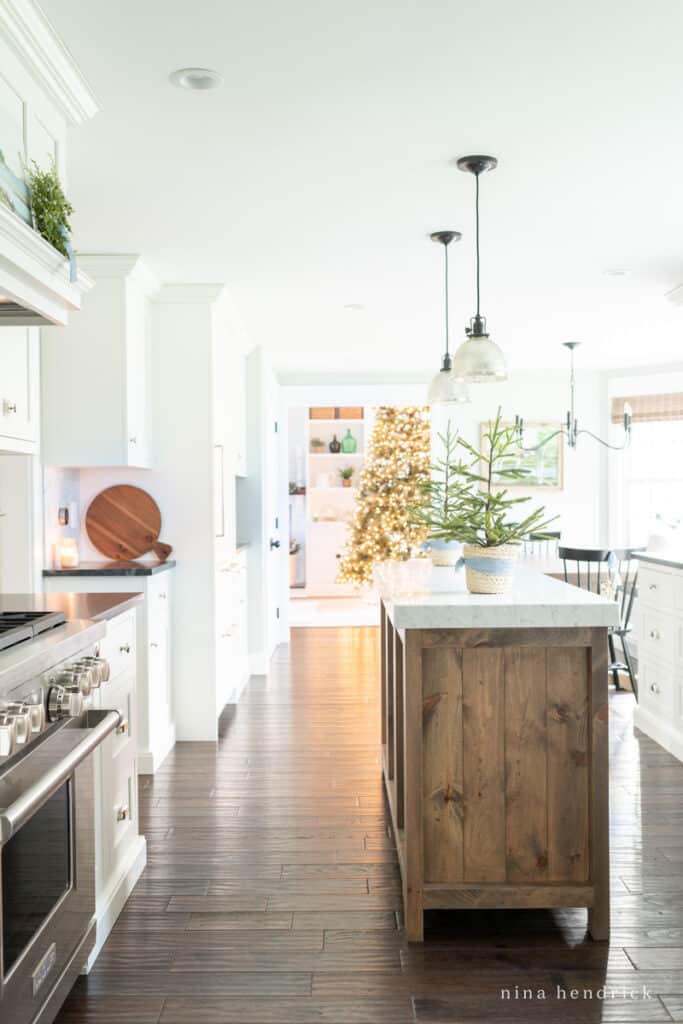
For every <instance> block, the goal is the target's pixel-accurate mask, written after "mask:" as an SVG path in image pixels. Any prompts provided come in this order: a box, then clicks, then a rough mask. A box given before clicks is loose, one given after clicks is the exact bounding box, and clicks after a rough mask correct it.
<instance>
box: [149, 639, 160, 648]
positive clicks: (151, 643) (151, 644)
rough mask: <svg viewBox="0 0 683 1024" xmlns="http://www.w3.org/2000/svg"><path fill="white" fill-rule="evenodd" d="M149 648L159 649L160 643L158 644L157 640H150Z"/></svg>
mask: <svg viewBox="0 0 683 1024" xmlns="http://www.w3.org/2000/svg"><path fill="white" fill-rule="evenodd" d="M149 646H150V647H158V646H159V644H158V643H157V642H156V640H150V642H149Z"/></svg>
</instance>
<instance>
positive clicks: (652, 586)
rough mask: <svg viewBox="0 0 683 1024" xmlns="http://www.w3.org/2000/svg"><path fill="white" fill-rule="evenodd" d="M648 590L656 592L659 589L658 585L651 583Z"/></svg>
mask: <svg viewBox="0 0 683 1024" xmlns="http://www.w3.org/2000/svg"><path fill="white" fill-rule="evenodd" d="M648 589H649V590H656V589H657V584H656V583H651V584H650V586H649V587H648Z"/></svg>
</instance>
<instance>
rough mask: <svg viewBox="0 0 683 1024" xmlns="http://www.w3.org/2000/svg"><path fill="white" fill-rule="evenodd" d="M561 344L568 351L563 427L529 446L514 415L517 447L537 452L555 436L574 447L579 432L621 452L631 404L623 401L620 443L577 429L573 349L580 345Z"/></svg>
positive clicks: (626, 442) (628, 429)
mask: <svg viewBox="0 0 683 1024" xmlns="http://www.w3.org/2000/svg"><path fill="white" fill-rule="evenodd" d="M562 344H563V345H564V347H565V348H566V349H567V350H568V351H569V409H568V410H567V414H566V416H565V419H564V427H560V428H559V430H554V431H553V432H552V434H548V435H546V437H544V438H543V440H542V441H540V442H539V444H535V445H533V446H532V447H530V448H525V446H524V420H523V419H522V417H521V416H515V427H516V429H517V436H518V438H519V448H520V450H521V451H523V452H537V451H538V450H539V448H543V446H544V445H546V444H548V443H549V442H550V441H552V440H554V439H555V438H556V437H564V438H565V439H566V441H567V444H568V446H569V447H570V448H576V446H577V444H578V440H579V436H580V435H581V434H586V435H587V436H588V437H592V438H593V440H594V441H597V442H598V444H601V445H602V446H603V448H610V449H611V450H612V451H614V452H623V451H624V449H626V448H628V446H629V445H630V443H631V428H632V425H633V413H632V410H631V406H630V405H629V403H628V402H624V412H623V419H622V426H623V430H624V434H623V438H622V441H621V443H620V444H612V443H611V442H610V441H604V440H603V439H602V438H601V437H598V435H597V434H594V433H593V431H592V430H579V421H578V419H577V417H576V401H575V398H576V395H575V392H576V376H575V374H574V350H575V349H577V348H578V347H579V345H580V342H578V341H563V342H562Z"/></svg>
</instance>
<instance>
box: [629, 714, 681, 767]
mask: <svg viewBox="0 0 683 1024" xmlns="http://www.w3.org/2000/svg"><path fill="white" fill-rule="evenodd" d="M633 724H634V726H635V728H636V729H639V730H640V732H643V733H645V735H646V736H649V737H650V739H653V740H654V741H655V743H659V745H660V747H664V749H665V750H668V751H669V753H670V754H673V756H674V757H676V758H678V760H679V761H683V740H682V739H681V733H680V730H679V729H678V728H677V727H676V726H675V725H673V724H672V723H671V722H670V721H665V722H663V721H662V720H661V719H659V718H655V716H654V715H651V714H650V712H649V711H646V710H645V708H644V707H643V706H642V705H641V704H639V705H638V707H637V708H636V709H635V711H634V712H633Z"/></svg>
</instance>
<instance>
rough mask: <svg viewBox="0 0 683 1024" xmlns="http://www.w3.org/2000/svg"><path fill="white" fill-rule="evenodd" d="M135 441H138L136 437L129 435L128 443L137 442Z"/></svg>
mask: <svg viewBox="0 0 683 1024" xmlns="http://www.w3.org/2000/svg"><path fill="white" fill-rule="evenodd" d="M137 443H138V439H137V437H129V438H128V444H137Z"/></svg>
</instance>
